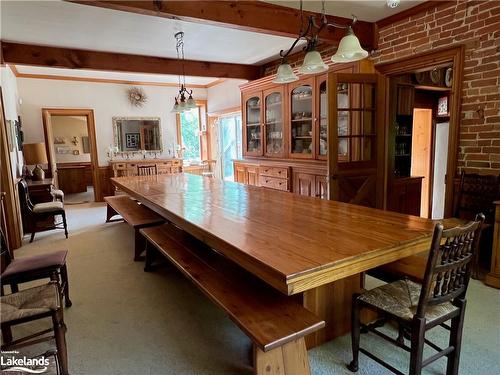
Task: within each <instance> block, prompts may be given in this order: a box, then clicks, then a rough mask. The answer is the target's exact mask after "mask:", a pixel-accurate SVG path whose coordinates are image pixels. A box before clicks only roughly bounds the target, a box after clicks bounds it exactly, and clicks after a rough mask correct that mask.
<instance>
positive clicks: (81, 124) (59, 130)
mask: <svg viewBox="0 0 500 375" xmlns="http://www.w3.org/2000/svg"><path fill="white" fill-rule="evenodd" d="M51 122H52V134H53V135H54V139H53V140H52V142H54V149H55V151H56V162H57V163H82V162H83V163H89V162H90V161H91V160H90V152H88V153H84V152H83V141H82V137H87V136H88V135H89V133H88V128H87V117H85V116H52V118H51ZM56 137H58V138H62V140H64V143H62V144H58V143H55V138H56ZM74 137H76V141H77V143H76V145H75V144H73V140H74ZM59 149H61V151H63V152H64V153H63V152H59ZM75 150H76V151H78V154H77V155H74V154H73V153H72V152H73V151H75ZM66 152H71V153H66Z"/></svg>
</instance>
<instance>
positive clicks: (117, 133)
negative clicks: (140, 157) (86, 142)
mask: <svg viewBox="0 0 500 375" xmlns="http://www.w3.org/2000/svg"><path fill="white" fill-rule="evenodd" d="M113 133H114V139H115V146H116V147H117V148H118V152H134V151H141V150H146V151H156V152H162V150H163V147H162V142H161V129H160V118H159V117H113Z"/></svg>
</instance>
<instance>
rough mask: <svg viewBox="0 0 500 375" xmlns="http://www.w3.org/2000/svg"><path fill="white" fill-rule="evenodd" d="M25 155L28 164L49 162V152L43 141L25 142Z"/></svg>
mask: <svg viewBox="0 0 500 375" xmlns="http://www.w3.org/2000/svg"><path fill="white" fill-rule="evenodd" d="M23 155H24V161H25V164H26V165H36V164H47V153H46V152H45V143H43V142H42V143H27V144H24V145H23Z"/></svg>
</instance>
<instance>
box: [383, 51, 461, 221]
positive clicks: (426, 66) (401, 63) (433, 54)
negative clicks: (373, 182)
mask: <svg viewBox="0 0 500 375" xmlns="http://www.w3.org/2000/svg"><path fill="white" fill-rule="evenodd" d="M463 65H464V47H463V46H456V47H452V48H448V49H443V50H439V51H430V52H424V53H421V54H418V55H414V56H409V57H405V58H402V59H399V60H396V61H393V62H390V63H385V64H379V65H376V66H375V68H376V69H377V71H379V72H380V73H382V74H383V75H385V76H386V77H387V83H388V84H389V91H388V95H387V99H388V100H387V107H386V108H387V110H386V123H387V128H386V131H387V132H388V142H387V149H386V156H387V157H386V160H387V168H386V178H385V180H386V184H387V191H388V193H387V196H386V207H387V208H388V209H392V210H395V211H398V212H403V213H408V214H412V215H419V214H422V215H423V216H426V217H432V218H438V219H439V218H443V217H451V216H452V215H453V203H454V199H453V194H454V191H453V190H454V179H455V177H456V173H457V157H456V155H457V152H458V139H459V119H460V97H461V94H462V75H463ZM419 92H420V94H419ZM419 95H420V96H421V97H422V96H423V97H428V98H430V100H432V109H433V117H432V121H431V124H432V129H431V141H430V147H429V148H428V149H427V150H426V153H425V155H423V157H424V161H423V162H421V164H422V165H421V166H420V167H421V168H423V169H422V171H423V173H424V175H422V176H412V173H416V170H417V166H416V165H414V163H418V162H419V160H420V158H416V157H412V153H413V151H415V152H417V153H418V152H419V151H421V154H422V153H423V151H422V150H420V149H414V148H413V142H412V138H413V134H414V133H413V129H412V128H413V125H414V122H413V117H414V115H417V113H414V109H430V107H428V106H426V105H424V106H422V105H421V104H419V103H417V96H419ZM443 108H445V109H446V113H445V114H444V115H441V114H442V113H444V112H443V111H442V109H443ZM438 112H439V113H438ZM424 113H425V114H426V115H425V116H424ZM418 116H420V117H422V116H423V118H422V119H423V121H427V122H428V119H429V112H428V111H427V112H419V113H418ZM426 129H427V132H426V133H425V134H424V135H425V137H424V139H426V140H427V141H426V142H427V144H429V143H428V142H429V141H428V140H429V138H428V130H429V129H428V128H426ZM421 130H422V129H421ZM444 131H448V133H447V134H446V135H445V134H444V133H443V132H444ZM424 135H422V136H424ZM427 163H429V164H430V166H429V164H427ZM412 166H413V169H412ZM427 176H428V178H427V180H426V177H427ZM420 177H422V183H423V185H422V186H424V185H425V186H424V187H425V189H422V191H421V192H422V195H421V194H419V191H420V188H419V189H416V188H415V186H417V185H418V184H419V183H420V181H419V178H420ZM424 181H425V182H424ZM443 181H444V183H443ZM443 184H444V186H443ZM415 196H416V197H417V198H418V201H417V199H414V198H415Z"/></svg>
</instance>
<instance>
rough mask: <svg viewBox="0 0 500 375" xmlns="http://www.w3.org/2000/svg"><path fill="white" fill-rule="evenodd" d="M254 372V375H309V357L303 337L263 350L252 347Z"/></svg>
mask: <svg viewBox="0 0 500 375" xmlns="http://www.w3.org/2000/svg"><path fill="white" fill-rule="evenodd" d="M254 374H256V375H310V374H311V368H310V367H309V358H308V357H307V349H306V343H305V340H304V338H303V337H302V338H300V339H297V340H295V341H291V342H289V343H287V344H285V345H283V346H280V347H278V348H275V349H272V350H270V351H268V352H263V351H262V350H260V349H259V348H255V349H254Z"/></svg>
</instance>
